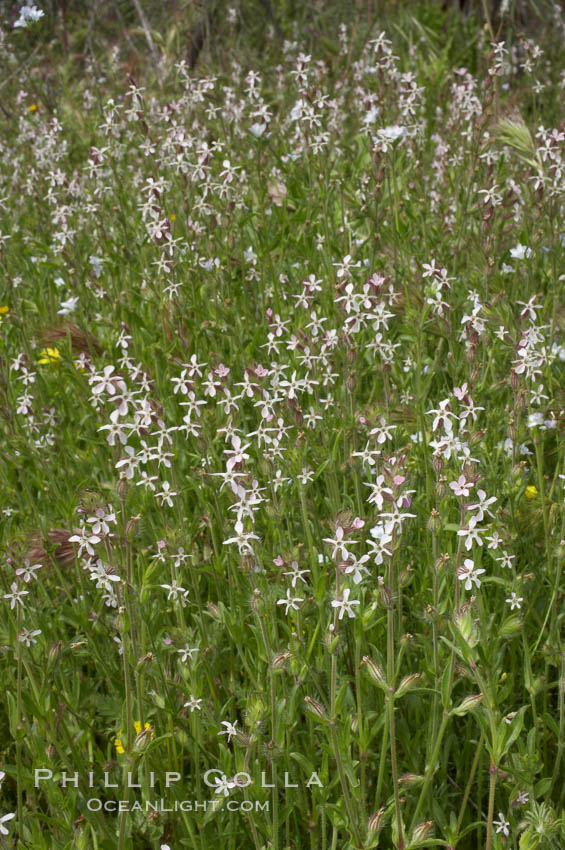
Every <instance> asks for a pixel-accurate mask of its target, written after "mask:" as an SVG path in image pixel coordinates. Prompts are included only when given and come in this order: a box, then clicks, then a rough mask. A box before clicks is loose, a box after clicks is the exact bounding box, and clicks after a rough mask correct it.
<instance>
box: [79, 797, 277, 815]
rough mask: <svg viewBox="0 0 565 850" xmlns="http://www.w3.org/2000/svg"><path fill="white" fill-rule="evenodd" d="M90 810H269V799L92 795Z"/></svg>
mask: <svg viewBox="0 0 565 850" xmlns="http://www.w3.org/2000/svg"><path fill="white" fill-rule="evenodd" d="M86 807H87V809H88V810H89V811H90V812H100V811H104V812H179V811H180V812H207V811H210V810H211V811H213V812H217V811H220V810H221V809H227V810H228V811H229V812H268V811H269V800H265V802H261V800H221V799H215V800H163V799H162V798H161V799H160V800H144V801H143V802H140V801H139V800H135V801H130V800H101V799H100V798H99V797H91V798H90V799H89V800H87V801H86Z"/></svg>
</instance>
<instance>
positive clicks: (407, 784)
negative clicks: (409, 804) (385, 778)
mask: <svg viewBox="0 0 565 850" xmlns="http://www.w3.org/2000/svg"><path fill="white" fill-rule="evenodd" d="M423 781H424V777H423V776H418V774H416V773H404V774H403V775H402V776H399V777H398V784H399V785H401V786H402V787H403V788H416V787H417V786H418V785H421V784H422V782H423Z"/></svg>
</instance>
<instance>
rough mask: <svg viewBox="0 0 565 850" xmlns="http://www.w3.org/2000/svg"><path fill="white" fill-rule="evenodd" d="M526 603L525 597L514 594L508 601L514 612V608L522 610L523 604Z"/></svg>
mask: <svg viewBox="0 0 565 850" xmlns="http://www.w3.org/2000/svg"><path fill="white" fill-rule="evenodd" d="M523 601H524V597H523V596H518V594H517V593H514V592H512V595H511V597H510V599H507V600H506V602H508V604H509V605H510V610H511V611H513V610H514V608H517V609H518V610H520V608H521V607H522V602H523Z"/></svg>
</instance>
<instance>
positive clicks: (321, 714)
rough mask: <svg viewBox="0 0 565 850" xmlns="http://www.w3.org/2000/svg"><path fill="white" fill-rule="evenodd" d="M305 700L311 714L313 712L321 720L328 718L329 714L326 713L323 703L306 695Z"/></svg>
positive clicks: (307, 709)
mask: <svg viewBox="0 0 565 850" xmlns="http://www.w3.org/2000/svg"><path fill="white" fill-rule="evenodd" d="M304 702H305V704H306V711H308V712H309V713H310V714H313V715H314V716H315V717H317V718H318V719H319V720H327V719H328V715H327V714H326V709H325V708H324V706H323V705H320V703H319V702H316V700H314V699H312V697H304Z"/></svg>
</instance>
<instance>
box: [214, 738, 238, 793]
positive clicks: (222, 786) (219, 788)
mask: <svg viewBox="0 0 565 850" xmlns="http://www.w3.org/2000/svg"><path fill="white" fill-rule="evenodd" d="M219 734H220V735H223V734H224V733H223V732H220V733H219ZM232 788H235V782H234V781H233V780H232V779H228V778H227V776H226V774H225V773H223V774H222V776H221V778H220V777H219V776H216V794H223V795H224V796H225V797H227V796H228V794H229V793H230V790H231V789H232Z"/></svg>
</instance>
